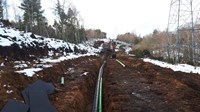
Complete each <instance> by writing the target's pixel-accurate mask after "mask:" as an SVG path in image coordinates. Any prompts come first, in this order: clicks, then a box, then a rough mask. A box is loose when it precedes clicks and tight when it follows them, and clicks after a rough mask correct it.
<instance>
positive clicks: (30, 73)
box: [15, 68, 43, 77]
mask: <svg viewBox="0 0 200 112" xmlns="http://www.w3.org/2000/svg"><path fill="white" fill-rule="evenodd" d="M41 70H43V69H42V68H28V69H24V70H20V71H15V72H16V73H24V75H27V76H29V77H32V76H33V75H34V74H35V72H38V71H41Z"/></svg>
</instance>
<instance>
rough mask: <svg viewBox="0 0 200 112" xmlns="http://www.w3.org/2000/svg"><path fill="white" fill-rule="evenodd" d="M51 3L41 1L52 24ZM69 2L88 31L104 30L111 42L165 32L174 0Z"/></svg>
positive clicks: (90, 0)
mask: <svg viewBox="0 0 200 112" xmlns="http://www.w3.org/2000/svg"><path fill="white" fill-rule="evenodd" d="M12 1H13V0H12ZM14 1H16V0H14ZM52 1H55V0H41V3H42V6H43V9H45V16H47V19H49V21H53V19H54V18H53V17H54V15H53V10H52V8H53V5H52ZM68 1H69V0H68ZM70 1H71V2H72V5H73V6H75V7H76V9H77V10H78V11H79V13H80V15H81V18H82V19H83V21H84V26H85V28H87V29H90V28H95V29H101V30H102V31H104V32H106V33H107V36H108V37H109V38H115V37H116V36H117V35H118V34H123V33H126V32H135V33H136V34H138V35H141V36H144V35H146V34H149V33H152V32H153V30H154V29H160V30H161V31H163V30H165V29H166V27H167V22H168V15H169V8H170V2H171V0H70ZM15 3H16V2H15Z"/></svg>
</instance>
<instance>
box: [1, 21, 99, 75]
mask: <svg viewBox="0 0 200 112" xmlns="http://www.w3.org/2000/svg"><path fill="white" fill-rule="evenodd" d="M0 26H1V27H0V55H1V56H2V57H3V58H5V59H4V61H6V60H8V59H7V58H9V56H10V55H9V54H11V53H10V51H8V50H10V49H11V51H12V52H14V53H15V54H16V55H14V56H15V57H18V56H19V55H22V56H23V55H27V54H28V53H31V54H28V55H29V56H30V57H36V59H35V60H31V62H30V61H25V60H16V61H15V62H14V66H13V68H15V69H16V72H17V73H20V74H24V75H27V76H30V77H31V76H33V75H34V74H35V73H36V72H38V71H41V70H43V69H44V68H48V67H52V63H57V62H61V61H64V60H68V59H74V58H78V57H82V56H90V55H97V54H96V53H98V52H100V50H99V49H96V48H94V47H92V46H91V45H90V44H89V43H84V44H79V45H75V44H72V43H67V42H64V41H63V40H59V39H52V38H45V37H41V36H38V35H32V33H22V32H20V31H18V30H15V29H13V28H5V27H2V25H0ZM75 48H76V49H75ZM29 50H31V51H29ZM38 50H41V51H40V52H42V53H43V52H46V51H47V53H46V55H43V56H42V57H39V58H38V57H37V56H36V54H37V53H35V54H34V53H33V52H34V51H35V52H38ZM77 50H78V51H77ZM22 51H23V52H22ZM40 52H39V53H40ZM22 53H25V54H22ZM11 55H12V56H13V53H12V54H11ZM55 57H56V58H55ZM17 59H18V58H17ZM20 59H21V58H20ZM22 59H23V58H22ZM33 62H34V63H33ZM4 63H5V62H0V65H1V67H4Z"/></svg>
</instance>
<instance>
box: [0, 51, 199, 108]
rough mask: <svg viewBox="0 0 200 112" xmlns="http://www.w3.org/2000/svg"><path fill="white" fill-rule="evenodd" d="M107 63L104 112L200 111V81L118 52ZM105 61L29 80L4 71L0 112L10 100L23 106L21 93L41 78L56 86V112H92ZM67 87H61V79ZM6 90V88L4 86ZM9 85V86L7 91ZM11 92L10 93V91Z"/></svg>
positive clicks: (71, 63)
mask: <svg viewBox="0 0 200 112" xmlns="http://www.w3.org/2000/svg"><path fill="white" fill-rule="evenodd" d="M117 59H119V60H120V61H122V62H123V63H124V64H125V65H126V67H122V66H121V65H120V64H119V63H117V62H116V61H115V59H107V63H106V66H105V69H104V74H103V112H155V111H156V112H198V111H200V105H199V104H200V76H199V75H198V74H186V73H182V72H173V71H172V70H171V69H165V68H161V67H158V66H155V65H153V64H150V63H145V62H143V61H142V60H140V59H135V58H134V57H130V56H127V55H125V54H124V53H118V54H117ZM101 63H102V59H101V58H99V57H95V56H90V57H83V58H79V59H74V60H68V61H64V62H60V63H56V64H54V65H53V67H51V68H46V69H44V70H43V71H40V72H38V73H37V74H38V76H37V75H35V76H33V77H27V76H24V75H22V74H17V73H14V72H13V71H15V70H14V68H13V63H12V62H9V63H6V67H2V68H1V70H2V71H0V88H1V89H0V110H1V109H2V108H3V106H4V105H5V104H6V102H7V100H8V99H17V100H19V101H22V100H23V99H22V97H21V94H20V93H21V91H22V90H23V89H24V88H26V87H27V86H28V84H31V83H33V82H34V81H36V80H38V79H42V80H44V81H46V82H53V84H54V85H55V86H56V88H57V90H58V91H57V92H56V93H55V94H53V95H50V96H49V99H50V101H51V102H52V104H53V105H54V106H55V107H56V109H57V110H58V112H91V109H92V103H93V97H94V91H95V86H96V80H97V76H98V72H99V68H100V66H101ZM61 76H64V77H65V85H64V86H61V85H60V77H61ZM4 85H6V86H4ZM8 85H9V86H8ZM8 90H13V92H12V93H10V94H8V93H6V91H8Z"/></svg>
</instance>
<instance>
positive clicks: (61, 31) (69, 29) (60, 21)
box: [54, 0, 85, 43]
mask: <svg viewBox="0 0 200 112" xmlns="http://www.w3.org/2000/svg"><path fill="white" fill-rule="evenodd" d="M64 2H65V1H64ZM63 4H65V3H63ZM67 9H68V10H66V8H65V6H64V5H62V4H61V3H60V0H57V3H56V4H55V12H56V15H57V21H55V22H54V27H56V30H57V31H56V32H57V35H58V37H60V38H61V39H63V40H65V41H68V42H71V43H80V42H82V41H83V40H85V39H83V38H85V31H83V30H84V28H81V27H80V25H79V21H78V18H77V15H78V12H77V11H76V9H75V8H73V9H72V8H67Z"/></svg>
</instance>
